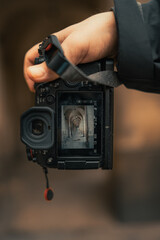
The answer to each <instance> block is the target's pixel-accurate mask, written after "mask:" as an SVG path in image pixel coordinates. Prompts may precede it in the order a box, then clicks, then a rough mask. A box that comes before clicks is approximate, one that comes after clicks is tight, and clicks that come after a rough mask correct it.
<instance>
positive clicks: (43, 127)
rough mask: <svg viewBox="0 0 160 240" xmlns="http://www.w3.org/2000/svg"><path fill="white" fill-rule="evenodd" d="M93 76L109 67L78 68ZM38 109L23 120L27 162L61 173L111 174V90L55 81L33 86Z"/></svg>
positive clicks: (110, 67) (106, 64)
mask: <svg viewBox="0 0 160 240" xmlns="http://www.w3.org/2000/svg"><path fill="white" fill-rule="evenodd" d="M79 67H80V68H81V70H82V71H83V72H84V73H85V74H86V75H90V74H93V73H96V72H99V71H103V70H105V69H108V70H113V63H112V62H111V61H107V62H106V61H104V60H103V61H101V62H94V63H89V64H83V65H81V66H79ZM35 89H36V94H35V105H36V106H35V107H33V108H31V109H29V110H28V111H26V112H25V113H24V114H23V115H22V117H21V139H22V142H23V143H25V145H26V151H27V157H28V159H29V160H32V161H33V162H36V163H38V164H40V165H41V166H43V167H50V168H59V169H96V168H100V167H101V168H103V169H112V158H113V94H114V90H113V88H110V87H106V86H104V85H100V84H97V83H93V82H90V81H85V82H84V81H77V82H71V81H64V80H62V79H60V78H59V79H57V80H55V81H52V82H48V83H40V84H36V85H35Z"/></svg>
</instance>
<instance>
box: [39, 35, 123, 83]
mask: <svg viewBox="0 0 160 240" xmlns="http://www.w3.org/2000/svg"><path fill="white" fill-rule="evenodd" d="M38 51H39V58H36V59H35V64H39V63H42V62H44V61H46V64H47V66H48V67H49V68H50V69H52V70H53V71H54V72H56V73H57V74H58V75H59V76H60V78H62V79H63V80H65V81H69V82H72V83H74V82H80V81H91V82H93V83H98V84H102V85H105V86H108V87H117V86H119V85H120V84H121V82H120V81H119V80H118V77H117V73H116V72H114V71H113V70H112V69H108V70H104V71H98V72H96V73H94V74H91V75H89V76H87V75H86V74H85V73H83V72H82V71H81V70H80V69H79V68H78V67H77V66H75V65H74V64H72V63H71V62H69V61H68V59H67V58H66V57H65V56H64V53H63V49H62V47H61V45H60V43H59V41H58V39H57V37H56V36H55V35H50V36H49V37H48V38H46V39H45V40H44V41H43V42H42V44H40V46H39V50H38ZM104 69H105V68H104Z"/></svg>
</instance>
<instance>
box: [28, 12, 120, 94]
mask: <svg viewBox="0 0 160 240" xmlns="http://www.w3.org/2000/svg"><path fill="white" fill-rule="evenodd" d="M54 35H56V36H57V38H58V40H59V41H60V43H61V46H62V48H63V51H64V55H65V56H66V58H68V60H69V61H70V62H72V63H73V64H75V65H77V64H79V63H86V62H92V61H95V60H98V59H101V58H103V57H106V56H107V57H112V56H115V55H116V51H117V29H116V22H115V17H114V13H113V12H106V13H100V14H97V15H94V16H92V17H90V18H88V19H86V20H84V21H82V22H80V23H77V24H74V25H72V26H70V27H67V28H65V29H63V30H61V31H59V32H56V33H54ZM38 46H39V44H37V45H35V46H34V47H32V48H31V49H30V50H29V51H28V52H27V53H26V55H25V59H24V76H25V79H26V82H27V84H28V86H29V88H30V90H31V91H34V83H35V82H37V83H39V82H48V81H51V80H54V79H56V78H58V75H57V74H56V73H54V72H53V71H52V70H51V69H49V68H48V67H47V65H46V63H45V62H44V63H41V64H38V65H34V59H35V57H38Z"/></svg>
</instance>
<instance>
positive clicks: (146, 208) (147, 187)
mask: <svg viewBox="0 0 160 240" xmlns="http://www.w3.org/2000/svg"><path fill="white" fill-rule="evenodd" d="M143 2H146V1H143ZM0 3H1V8H0V50H1V53H0V110H1V116H0V133H1V136H0V144H1V152H0V158H1V162H0V166H1V167H2V168H1V169H2V171H1V175H3V174H6V172H3V167H5V168H6V167H7V166H10V165H11V166H13V168H14V167H15V168H16V167H18V165H19V164H20V162H19V158H20V157H22V158H26V156H25V152H24V146H23V145H22V144H21V143H20V140H19V118H20V115H21V114H22V112H24V111H25V110H26V109H28V108H29V107H30V106H32V105H33V103H34V95H33V94H32V93H30V92H29V90H28V88H27V86H26V84H25V81H24V78H23V58H24V54H25V52H26V51H27V50H28V49H29V48H30V47H32V45H34V44H35V43H37V42H39V41H41V40H42V39H43V38H44V37H45V36H47V35H49V34H50V33H52V32H54V31H57V30H60V29H62V28H64V27H66V26H68V25H70V24H73V23H75V22H78V21H81V20H83V19H85V18H86V17H88V16H90V15H92V14H95V13H97V12H101V11H105V10H107V9H109V8H110V7H111V6H112V4H113V3H112V1H107V0H106V1H104V0H99V1H95V0H81V1H73V0H68V1H64V0H59V1H53V0H46V1H45V2H44V1H42V0H39V1H36V0H32V1H31V0H28V1H26V0H25V1H18V0H15V1H11V0H8V1H6V2H4V1H0ZM159 110H160V96H159V95H156V94H155V95H154V94H148V93H142V92H138V91H134V90H128V89H126V88H125V87H124V86H122V87H120V88H118V89H116V90H115V159H114V170H113V171H112V176H111V178H110V181H109V180H107V184H108V185H110V186H111V188H110V192H109V193H110V194H109V195H110V198H111V205H112V209H113V211H114V214H115V215H116V217H118V218H119V219H120V220H124V221H129V220H130V221H137V220H141V221H143V220H153V219H154V220H155V219H160V206H159V200H160V189H159V171H160V126H159V122H160V111H159ZM106 175H107V172H106Z"/></svg>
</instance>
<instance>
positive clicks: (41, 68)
mask: <svg viewBox="0 0 160 240" xmlns="http://www.w3.org/2000/svg"><path fill="white" fill-rule="evenodd" d="M76 25H77V24H74V25H72V26H70V27H67V28H65V29H63V30H61V31H59V32H56V33H54V35H56V36H57V38H58V40H59V42H60V43H63V41H64V40H65V39H66V38H67V37H68V35H69V34H70V33H71V32H72V31H73V30H74V29H75V27H76ZM38 47H39V44H37V45H35V46H34V47H32V48H31V49H30V50H29V51H28V52H27V53H26V55H25V59H24V77H25V80H26V82H27V85H28V87H29V89H30V90H31V91H32V92H34V83H35V82H37V83H38V82H39V83H40V82H48V81H52V80H55V79H56V78H58V75H57V74H56V73H54V72H53V71H52V70H51V69H49V68H48V67H47V65H46V63H42V64H38V65H34V60H35V58H36V57H38V56H39V54H38Z"/></svg>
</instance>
